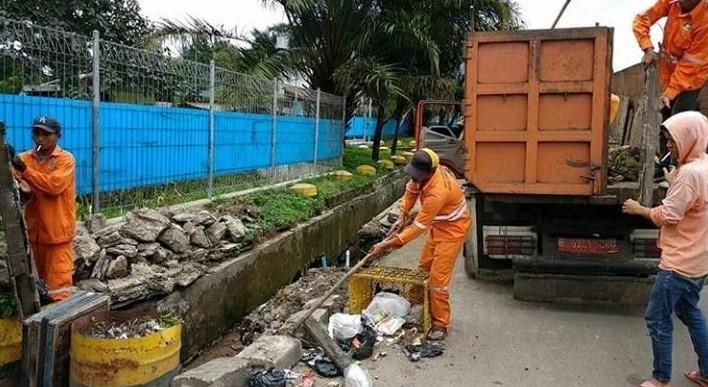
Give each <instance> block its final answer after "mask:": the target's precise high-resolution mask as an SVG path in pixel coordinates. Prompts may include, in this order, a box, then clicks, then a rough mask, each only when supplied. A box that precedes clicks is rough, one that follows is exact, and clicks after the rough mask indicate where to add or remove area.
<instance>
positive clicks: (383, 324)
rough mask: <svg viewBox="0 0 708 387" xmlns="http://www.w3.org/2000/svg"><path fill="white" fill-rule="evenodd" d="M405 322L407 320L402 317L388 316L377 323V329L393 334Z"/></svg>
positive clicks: (382, 332)
mask: <svg viewBox="0 0 708 387" xmlns="http://www.w3.org/2000/svg"><path fill="white" fill-rule="evenodd" d="M405 323H406V320H404V319H402V318H400V317H386V318H385V319H383V320H381V321H380V322H379V323H378V324H376V331H378V332H379V333H380V334H382V335H385V336H393V335H395V334H396V332H398V330H399V329H401V328H402V327H403V324H405Z"/></svg>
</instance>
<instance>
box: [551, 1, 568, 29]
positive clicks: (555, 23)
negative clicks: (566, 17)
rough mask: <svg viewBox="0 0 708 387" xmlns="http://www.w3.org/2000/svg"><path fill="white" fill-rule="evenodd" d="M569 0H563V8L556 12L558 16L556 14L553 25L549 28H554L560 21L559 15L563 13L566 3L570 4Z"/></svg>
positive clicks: (566, 6)
mask: <svg viewBox="0 0 708 387" xmlns="http://www.w3.org/2000/svg"><path fill="white" fill-rule="evenodd" d="M570 1H571V0H565V4H563V8H561V10H560V12H559V13H558V16H556V20H555V21H554V22H553V25H552V26H551V29H554V28H556V25H557V24H558V22H559V21H560V18H561V16H563V14H564V13H565V9H566V8H568V4H570Z"/></svg>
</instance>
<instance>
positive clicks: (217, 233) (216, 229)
mask: <svg viewBox="0 0 708 387" xmlns="http://www.w3.org/2000/svg"><path fill="white" fill-rule="evenodd" d="M227 230H228V227H226V225H225V224H224V223H221V222H216V223H214V224H212V225H211V226H210V227H209V228H208V229H207V237H208V238H209V240H210V241H211V244H212V245H215V246H218V245H219V243H221V240H222V239H223V238H224V235H225V234H226V231H227Z"/></svg>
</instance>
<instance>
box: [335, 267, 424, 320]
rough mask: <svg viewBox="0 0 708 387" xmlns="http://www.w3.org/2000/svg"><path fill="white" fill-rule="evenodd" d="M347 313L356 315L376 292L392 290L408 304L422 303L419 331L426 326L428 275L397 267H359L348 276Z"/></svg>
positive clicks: (367, 304) (364, 307)
mask: <svg viewBox="0 0 708 387" xmlns="http://www.w3.org/2000/svg"><path fill="white" fill-rule="evenodd" d="M348 291H349V313H351V314H360V313H361V312H362V311H363V310H364V309H366V307H367V306H369V304H370V303H371V300H372V299H373V298H374V296H375V295H376V293H378V292H380V291H393V292H395V293H398V294H399V295H400V296H402V297H404V298H405V299H406V300H408V301H409V302H410V303H411V305H423V321H421V326H422V327H423V332H421V333H424V334H425V333H427V332H428V330H429V329H430V324H431V322H430V301H429V300H428V274H427V273H424V272H422V271H418V270H410V269H401V268H398V267H386V266H378V267H370V268H366V269H362V270H361V271H360V272H359V273H357V274H354V275H352V277H351V279H349V290H348Z"/></svg>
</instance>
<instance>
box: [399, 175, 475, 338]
mask: <svg viewBox="0 0 708 387" xmlns="http://www.w3.org/2000/svg"><path fill="white" fill-rule="evenodd" d="M416 200H420V204H421V209H420V212H419V213H418V216H417V217H416V218H415V221H414V222H413V224H412V225H410V226H408V227H407V228H405V229H404V230H403V231H402V232H401V233H400V234H398V235H397V236H396V237H395V240H394V242H395V245H396V247H402V246H403V245H405V244H406V243H408V242H410V241H412V240H413V239H415V238H417V237H419V236H420V235H421V234H423V233H425V232H427V231H430V236H429V237H428V241H427V242H426V243H425V247H424V248H423V253H422V255H421V257H420V262H419V268H420V269H421V270H423V271H425V272H427V273H429V274H430V279H429V281H430V284H429V286H430V309H431V313H432V318H433V321H432V323H433V325H434V326H436V327H440V328H446V329H447V327H448V326H449V325H450V292H449V285H450V279H451V278H452V271H453V269H454V268H455V261H456V260H457V256H458V255H459V254H460V250H461V249H462V246H463V245H464V243H465V241H466V240H467V234H468V232H469V229H470V223H471V219H470V215H469V211H467V201H466V200H465V195H464V193H463V192H462V187H460V184H459V183H458V182H457V180H456V179H455V177H454V175H453V174H452V173H451V172H450V171H449V170H448V169H446V168H445V167H438V168H437V169H436V171H435V173H434V174H433V176H432V177H431V178H430V180H429V181H428V182H427V183H426V184H425V185H424V186H422V187H421V186H420V185H419V184H418V183H415V182H414V181H410V182H408V184H407V185H406V193H405V195H404V196H403V202H402V203H401V214H402V216H407V215H408V213H409V212H410V211H411V209H412V208H413V206H414V205H415V202H416Z"/></svg>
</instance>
